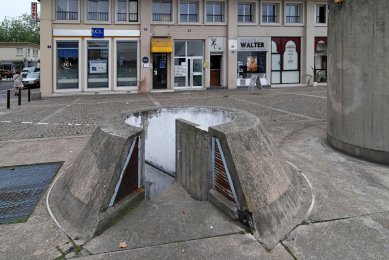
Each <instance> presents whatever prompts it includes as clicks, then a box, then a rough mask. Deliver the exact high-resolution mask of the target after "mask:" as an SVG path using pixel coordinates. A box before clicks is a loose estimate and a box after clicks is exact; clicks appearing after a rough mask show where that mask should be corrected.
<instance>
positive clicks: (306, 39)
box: [41, 0, 327, 96]
mask: <svg viewBox="0 0 389 260" xmlns="http://www.w3.org/2000/svg"><path fill="white" fill-rule="evenodd" d="M41 46H42V48H41V51H42V60H41V67H42V71H45V73H42V75H41V90H42V95H43V96H51V95H53V94H55V93H74V92H77V93H78V92H88V91H91V92H103V93H104V92H137V91H142V92H150V91H151V92H152V91H176V90H190V89H204V88H220V87H225V88H228V89H235V88H237V87H246V86H248V84H249V82H250V77H251V75H252V74H259V76H260V77H261V78H265V79H266V82H267V84H269V85H271V86H280V85H283V86H295V85H306V84H307V81H308V80H309V79H310V78H312V77H310V76H307V75H311V76H313V75H314V74H316V75H317V77H316V80H317V81H319V82H326V68H327V64H326V63H327V56H326V55H327V54H326V48H327V47H326V46H327V4H326V1H313V0H312V1H311V0H303V1H292V0H290V1H268V0H261V1H259V0H257V1H255V0H252V1H247V0H239V1H238V0H212V1H207V0H205V1H204V0H202V1H199V0H198V1H196V0H190V1H186V0H185V1H184V0H170V1H169V0H142V1H136V0H53V1H51V0H41ZM314 72H315V73H314Z"/></svg>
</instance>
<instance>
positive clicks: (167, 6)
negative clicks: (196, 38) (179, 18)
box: [153, 0, 172, 22]
mask: <svg viewBox="0 0 389 260" xmlns="http://www.w3.org/2000/svg"><path fill="white" fill-rule="evenodd" d="M153 21H154V22H171V21H172V1H170V0H154V1H153Z"/></svg>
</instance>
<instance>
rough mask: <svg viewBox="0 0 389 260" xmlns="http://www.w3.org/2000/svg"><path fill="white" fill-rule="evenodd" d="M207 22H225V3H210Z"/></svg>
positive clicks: (208, 4)
mask: <svg viewBox="0 0 389 260" xmlns="http://www.w3.org/2000/svg"><path fill="white" fill-rule="evenodd" d="M207 22H213V23H223V22H224V3H223V2H208V3H207Z"/></svg>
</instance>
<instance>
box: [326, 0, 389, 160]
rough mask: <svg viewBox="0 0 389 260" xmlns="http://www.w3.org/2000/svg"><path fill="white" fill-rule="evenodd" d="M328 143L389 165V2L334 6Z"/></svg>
mask: <svg viewBox="0 0 389 260" xmlns="http://www.w3.org/2000/svg"><path fill="white" fill-rule="evenodd" d="M328 4H329V11H330V15H329V16H328V17H329V26H328V40H329V41H328V79H329V81H328V99H327V100H328V101H327V102H328V127H327V140H328V142H329V143H330V144H331V145H332V146H333V147H335V148H337V149H338V150H340V151H343V152H346V153H349V154H352V155H355V156H358V157H361V158H364V159H368V160H371V161H375V162H380V163H385V164H389V113H388V111H389V84H388V80H389V18H388V14H387V13H388V10H389V1H388V0H375V1H365V0H352V1H344V2H343V3H342V4H341V5H340V4H336V3H335V1H329V2H328Z"/></svg>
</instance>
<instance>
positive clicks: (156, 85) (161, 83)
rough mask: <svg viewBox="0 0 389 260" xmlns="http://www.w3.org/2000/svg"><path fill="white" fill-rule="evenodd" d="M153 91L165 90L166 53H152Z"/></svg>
mask: <svg viewBox="0 0 389 260" xmlns="http://www.w3.org/2000/svg"><path fill="white" fill-rule="evenodd" d="M153 89H167V53H153Z"/></svg>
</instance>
